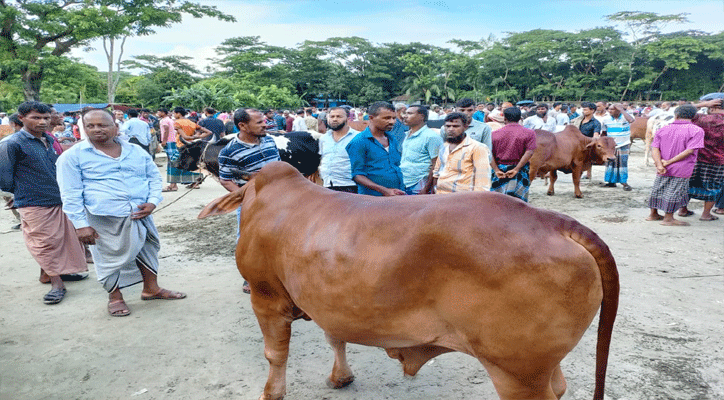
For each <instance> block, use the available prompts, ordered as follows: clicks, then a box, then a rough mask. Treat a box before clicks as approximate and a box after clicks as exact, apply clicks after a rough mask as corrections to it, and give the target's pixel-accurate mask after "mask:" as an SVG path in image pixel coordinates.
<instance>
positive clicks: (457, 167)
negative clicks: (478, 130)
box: [428, 112, 492, 193]
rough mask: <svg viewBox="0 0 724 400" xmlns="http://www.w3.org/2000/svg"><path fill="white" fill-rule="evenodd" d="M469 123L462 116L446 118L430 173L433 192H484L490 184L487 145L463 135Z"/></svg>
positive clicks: (466, 117) (456, 115) (450, 115)
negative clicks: (440, 143)
mask: <svg viewBox="0 0 724 400" xmlns="http://www.w3.org/2000/svg"><path fill="white" fill-rule="evenodd" d="M469 123H470V120H469V119H468V116H467V115H465V114H463V113H458V112H454V113H450V114H448V115H447V116H446V117H445V144H443V145H442V147H440V154H439V156H438V157H437V161H436V163H435V169H434V170H433V172H432V183H431V184H430V183H428V185H431V186H434V187H435V193H453V192H487V191H489V190H490V185H491V178H492V175H491V172H490V171H491V167H490V161H489V160H490V150H489V149H488V146H486V145H485V144H483V143H480V142H478V141H475V140H473V139H471V138H470V137H468V136H467V135H466V134H465V130H466V129H467V128H468V124H469Z"/></svg>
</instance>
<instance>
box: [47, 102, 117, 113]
mask: <svg viewBox="0 0 724 400" xmlns="http://www.w3.org/2000/svg"><path fill="white" fill-rule="evenodd" d="M109 105H110V104H109V103H86V104H62V103H58V104H53V108H55V110H56V111H58V112H59V113H61V114H62V113H64V112H66V111H69V112H76V111H81V110H82V109H84V108H86V107H93V108H106V107H108V106H109Z"/></svg>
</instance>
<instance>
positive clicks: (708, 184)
mask: <svg viewBox="0 0 724 400" xmlns="http://www.w3.org/2000/svg"><path fill="white" fill-rule="evenodd" d="M723 185H724V165H717V164H709V163H704V162H701V161H697V162H696V165H695V166H694V173H693V174H692V175H691V178H690V179H689V196H690V197H691V198H694V199H698V200H703V201H717V199H718V197H719V195H720V194H721V192H722V186H723Z"/></svg>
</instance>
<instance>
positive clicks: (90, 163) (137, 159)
mask: <svg viewBox="0 0 724 400" xmlns="http://www.w3.org/2000/svg"><path fill="white" fill-rule="evenodd" d="M83 123H84V125H85V131H86V133H87V134H88V140H86V141H83V142H80V143H79V144H77V145H75V146H73V147H72V148H70V149H69V150H68V151H66V152H64V153H63V154H62V155H61V157H59V158H58V162H57V174H58V185H59V187H60V195H61V198H62V200H63V211H64V212H65V214H67V215H68V218H69V219H70V220H71V222H72V223H73V225H74V226H75V229H76V234H77V236H78V238H79V239H80V241H81V242H83V243H86V244H90V245H94V246H92V247H91V253H93V259H94V260H95V267H96V274H97V275H98V281H99V282H101V284H102V285H103V287H104V288H105V289H106V290H107V291H108V293H109V295H108V313H109V314H110V315H111V316H114V317H124V316H126V315H129V314H130V313H131V312H130V310H129V309H128V306H127V305H126V303H125V302H124V300H123V295H122V294H121V289H122V288H125V287H128V286H131V285H135V284H137V283H140V282H143V291H142V292H141V299H142V300H155V299H163V300H176V299H183V298H184V297H186V295H185V294H183V293H180V292H175V291H171V290H167V289H162V288H161V287H159V286H158V282H157V274H158V251H159V249H160V243H159V235H158V231H157V230H156V226H155V224H154V222H153V217H152V216H151V212H153V210H154V209H155V208H156V206H157V205H158V203H160V202H161V186H162V182H161V174H159V172H158V168H157V167H156V165H155V164H154V163H153V160H152V159H151V156H150V155H149V154H148V153H147V152H145V151H143V149H141V148H139V147H138V146H134V145H132V144H129V143H127V142H124V141H122V140H119V139H118V138H117V135H118V127H117V126H116V125H115V123H114V122H113V117H112V116H111V114H109V113H107V112H106V111H103V110H91V111H89V112H87V113H85V114H84V116H83Z"/></svg>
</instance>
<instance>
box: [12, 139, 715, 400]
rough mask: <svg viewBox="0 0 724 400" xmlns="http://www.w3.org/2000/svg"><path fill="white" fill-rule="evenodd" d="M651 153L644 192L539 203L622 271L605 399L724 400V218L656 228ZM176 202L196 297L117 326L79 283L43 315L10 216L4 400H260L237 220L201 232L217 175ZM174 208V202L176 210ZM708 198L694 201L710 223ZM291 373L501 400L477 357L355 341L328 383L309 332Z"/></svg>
mask: <svg viewBox="0 0 724 400" xmlns="http://www.w3.org/2000/svg"><path fill="white" fill-rule="evenodd" d="M642 149H643V146H642V145H641V144H640V143H636V144H635V145H634V146H633V151H632V156H631V160H630V171H631V172H630V175H631V177H630V184H631V185H632V186H633V187H634V190H633V191H632V192H624V191H623V190H621V189H620V188H617V189H606V188H600V187H599V186H598V184H599V183H600V182H601V180H602V178H603V167H594V179H593V181H592V182H590V183H589V182H588V181H584V182H585V183H584V184H583V187H582V189H583V194H584V196H585V198H584V199H582V200H580V199H575V198H574V197H573V187H572V184H571V178H570V175H564V176H561V177H560V178H559V183H558V185H557V187H556V195H555V196H553V197H548V196H546V195H545V187H544V185H543V183H542V182H541V181H540V180H536V181H535V182H534V183H533V187H532V191H531V203H532V204H533V205H535V206H537V207H541V208H546V209H551V210H555V211H559V212H562V213H564V214H568V215H570V216H572V217H574V218H576V219H578V220H579V221H581V222H582V223H583V224H585V225H587V226H588V227H590V228H592V229H593V230H594V231H596V232H597V233H598V234H599V235H600V236H601V237H602V238H603V239H604V241H605V242H606V243H607V244H608V245H609V246H610V247H611V249H612V252H613V254H614V257H615V258H616V261H617V264H618V268H619V272H620V276H621V297H620V308H619V314H618V319H617V321H616V325H615V328H614V335H613V343H612V349H611V355H610V357H609V369H608V375H607V389H606V392H607V398H609V399H616V400H624V399H626V400H643V399H682V400H692V399H723V398H724V335H722V330H723V329H724V276H723V275H724V229H723V228H724V218H723V219H722V220H720V221H715V222H701V221H699V220H698V217H690V218H688V219H687V220H688V221H689V222H691V226H689V227H664V226H661V225H659V224H658V223H655V222H647V221H645V220H644V218H645V217H646V215H647V213H648V209H647V208H646V206H645V203H644V202H645V200H646V198H647V196H648V194H649V191H650V188H651V184H652V182H653V179H654V176H655V175H654V169H653V168H652V167H644V161H643V150H642ZM186 192H187V191H186V189H184V188H181V189H180V190H179V191H178V192H175V193H165V195H166V196H165V200H164V202H163V203H162V204H161V207H164V206H167V205H168V207H167V208H163V209H161V207H159V211H158V213H156V214H155V219H156V224H157V225H158V227H159V230H160V232H161V239H162V249H161V255H160V257H161V272H160V282H161V284H162V285H164V286H166V287H168V288H171V289H177V290H182V291H185V292H186V293H188V298H187V299H185V300H181V301H141V300H140V290H141V288H140V287H139V286H134V287H132V288H128V289H126V290H124V294H125V297H126V300H127V302H128V305H129V307H130V308H131V311H132V314H131V315H130V316H129V317H126V318H112V317H109V316H108V314H107V312H106V301H107V300H106V293H105V292H104V291H103V289H102V288H101V286H100V284H98V283H97V282H96V281H95V271H94V270H93V268H92V266H91V267H90V269H91V271H90V278H89V279H86V280H84V281H81V282H70V283H67V287H68V294H67V296H66V298H65V300H64V301H63V302H62V303H61V304H59V305H54V306H47V305H44V304H43V303H42V301H41V299H42V297H43V294H44V293H45V292H47V291H48V286H47V285H42V284H40V283H38V281H37V277H38V272H39V268H38V266H37V264H36V263H35V261H34V260H33V259H32V258H31V257H30V255H29V254H28V252H27V250H26V248H25V245H24V242H23V239H22V234H21V233H19V232H16V231H11V230H10V227H11V226H12V225H13V224H14V220H13V219H12V215H11V214H10V212H8V211H1V212H0V244H1V246H0V271H1V274H2V275H1V276H2V280H0V361H1V362H2V367H1V368H0V399H138V400H148V399H220V398H234V399H257V398H258V396H259V395H260V393H261V391H262V389H263V386H264V383H265V381H266V376H267V372H268V364H267V362H266V360H265V359H264V355H263V345H262V336H261V332H260V330H259V327H258V325H257V322H256V319H255V317H254V315H253V313H252V311H251V307H250V303H249V297H248V295H244V294H243V293H242V291H241V285H242V279H241V277H240V276H239V273H238V272H237V270H236V268H235V265H234V260H233V255H232V254H233V245H234V236H235V228H234V224H235V219H234V216H233V215H227V216H224V217H219V218H215V219H210V220H204V221H198V220H196V219H195V218H196V215H197V214H198V212H199V211H200V210H201V208H202V207H203V206H204V205H206V204H207V203H208V202H209V201H211V200H212V199H214V198H216V197H219V196H221V195H223V194H224V190H223V189H222V188H221V186H220V185H219V184H218V183H216V182H213V181H211V180H209V181H208V182H206V183H204V184H203V186H202V187H201V189H200V190H195V191H193V192H192V193H190V194H189V195H187V196H185V197H184V198H183V199H181V200H180V201H178V202H176V203H174V204H170V202H171V201H173V200H175V199H177V198H179V197H180V196H181V195H183V194H185V193H186ZM169 204H170V205H169ZM701 208H702V203H701V202H699V201H692V203H691V209H692V210H694V211H696V212H697V214H700V212H701ZM597 326H598V320H597V319H596V320H594V322H593V324H592V325H591V327H590V328H589V330H588V331H587V332H586V334H585V336H584V337H583V339H582V340H581V342H580V343H579V344H578V346H577V347H576V348H575V349H574V350H573V351H572V352H571V353H570V354H569V355H568V356H567V357H566V358H565V359H564V360H563V362H562V369H563V372H564V374H565V375H566V378H567V380H568V392H567V393H566V395H565V396H564V399H566V400H572V399H576V400H578V399H590V398H592V393H593V386H594V367H595V365H594V364H595V363H594V353H595V344H596V336H595V334H596V328H597ZM292 329H293V336H292V343H291V351H290V358H289V363H288V368H287V374H288V377H287V381H288V383H287V398H288V399H340V400H352V399H396V400H412V399H495V398H497V396H496V394H495V391H494V388H493V385H492V384H491V382H490V380H489V378H488V376H487V374H486V372H485V370H484V369H483V368H482V366H481V365H480V364H479V363H478V361H477V360H475V359H473V358H472V357H469V356H466V355H462V354H459V353H452V354H445V355H442V356H440V357H438V358H436V359H434V360H432V361H431V362H429V363H428V364H427V365H425V366H424V367H423V368H422V369H421V370H420V372H419V374H418V375H417V377H415V378H413V379H405V378H403V375H402V369H401V366H400V364H399V363H398V362H397V361H396V360H392V359H390V358H388V357H387V355H386V354H385V352H384V351H383V350H382V349H378V348H369V347H364V346H358V345H350V346H348V354H349V362H350V365H351V366H352V369H353V371H354V372H355V375H356V377H357V379H356V381H355V382H354V383H353V384H352V385H351V386H349V387H348V388H345V389H342V390H332V389H329V388H327V386H326V385H325V383H324V382H325V379H326V377H327V375H328V374H329V372H330V370H331V366H332V362H333V358H332V351H331V349H330V348H329V346H328V345H327V343H326V342H325V340H324V336H323V333H322V331H321V330H320V329H319V328H318V327H317V326H316V325H315V324H314V323H312V322H306V321H297V322H295V323H294V324H293V326H292Z"/></svg>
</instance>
